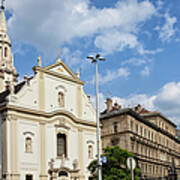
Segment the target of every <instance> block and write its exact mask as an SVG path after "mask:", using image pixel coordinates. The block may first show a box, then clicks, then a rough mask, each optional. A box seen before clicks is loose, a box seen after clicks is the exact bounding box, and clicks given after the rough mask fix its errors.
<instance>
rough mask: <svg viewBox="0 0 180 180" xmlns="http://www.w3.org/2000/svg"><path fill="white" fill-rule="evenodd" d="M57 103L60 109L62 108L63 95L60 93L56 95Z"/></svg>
mask: <svg viewBox="0 0 180 180" xmlns="http://www.w3.org/2000/svg"><path fill="white" fill-rule="evenodd" d="M58 103H59V106H60V107H64V94H63V93H62V92H59V93H58Z"/></svg>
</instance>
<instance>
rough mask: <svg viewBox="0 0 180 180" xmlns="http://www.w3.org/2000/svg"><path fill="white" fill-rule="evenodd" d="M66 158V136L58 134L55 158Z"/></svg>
mask: <svg viewBox="0 0 180 180" xmlns="http://www.w3.org/2000/svg"><path fill="white" fill-rule="evenodd" d="M63 155H64V156H65V157H66V155H67V154H66V135H65V134H61V133H58V134H57V156H63Z"/></svg>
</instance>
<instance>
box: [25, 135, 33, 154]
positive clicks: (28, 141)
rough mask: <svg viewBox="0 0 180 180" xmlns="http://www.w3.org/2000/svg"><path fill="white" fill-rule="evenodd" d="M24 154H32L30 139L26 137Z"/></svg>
mask: <svg viewBox="0 0 180 180" xmlns="http://www.w3.org/2000/svg"><path fill="white" fill-rule="evenodd" d="M25 152H27V153H31V152H32V139H31V138H30V137H27V138H26V140H25Z"/></svg>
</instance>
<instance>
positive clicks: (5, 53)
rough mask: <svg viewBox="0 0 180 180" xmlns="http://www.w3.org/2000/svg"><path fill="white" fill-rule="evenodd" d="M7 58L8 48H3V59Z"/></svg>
mask: <svg viewBox="0 0 180 180" xmlns="http://www.w3.org/2000/svg"><path fill="white" fill-rule="evenodd" d="M7 56H8V48H7V47H5V48H4V57H7Z"/></svg>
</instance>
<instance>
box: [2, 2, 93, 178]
mask: <svg viewBox="0 0 180 180" xmlns="http://www.w3.org/2000/svg"><path fill="white" fill-rule="evenodd" d="M37 64H38V65H37V66H35V67H34V68H33V71H34V75H33V76H32V77H24V81H22V82H20V83H18V80H17V77H18V74H17V72H16V68H15V67H14V62H13V54H12V53H11V41H10V39H9V36H8V34H7V27H6V18H5V8H4V5H3V1H2V6H1V13H0V121H1V131H0V135H1V136H0V140H1V143H0V145H1V148H0V152H1V169H2V171H1V174H2V179H3V180H49V179H52V180H70V179H71V180H87V179H88V176H89V172H88V170H87V166H88V164H89V163H90V162H91V161H92V160H93V159H94V158H95V157H96V121H95V110H94V108H93V106H92V104H91V103H90V100H89V98H88V96H87V95H86V94H85V92H84V90H83V85H84V84H85V82H83V81H81V80H80V74H79V73H77V74H74V73H73V72H72V71H71V70H70V69H69V67H68V66H67V65H66V64H64V62H63V61H62V60H61V59H60V58H57V60H56V62H55V63H54V64H52V65H49V66H47V67H42V65H41V58H40V57H39V58H38V62H37Z"/></svg>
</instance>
